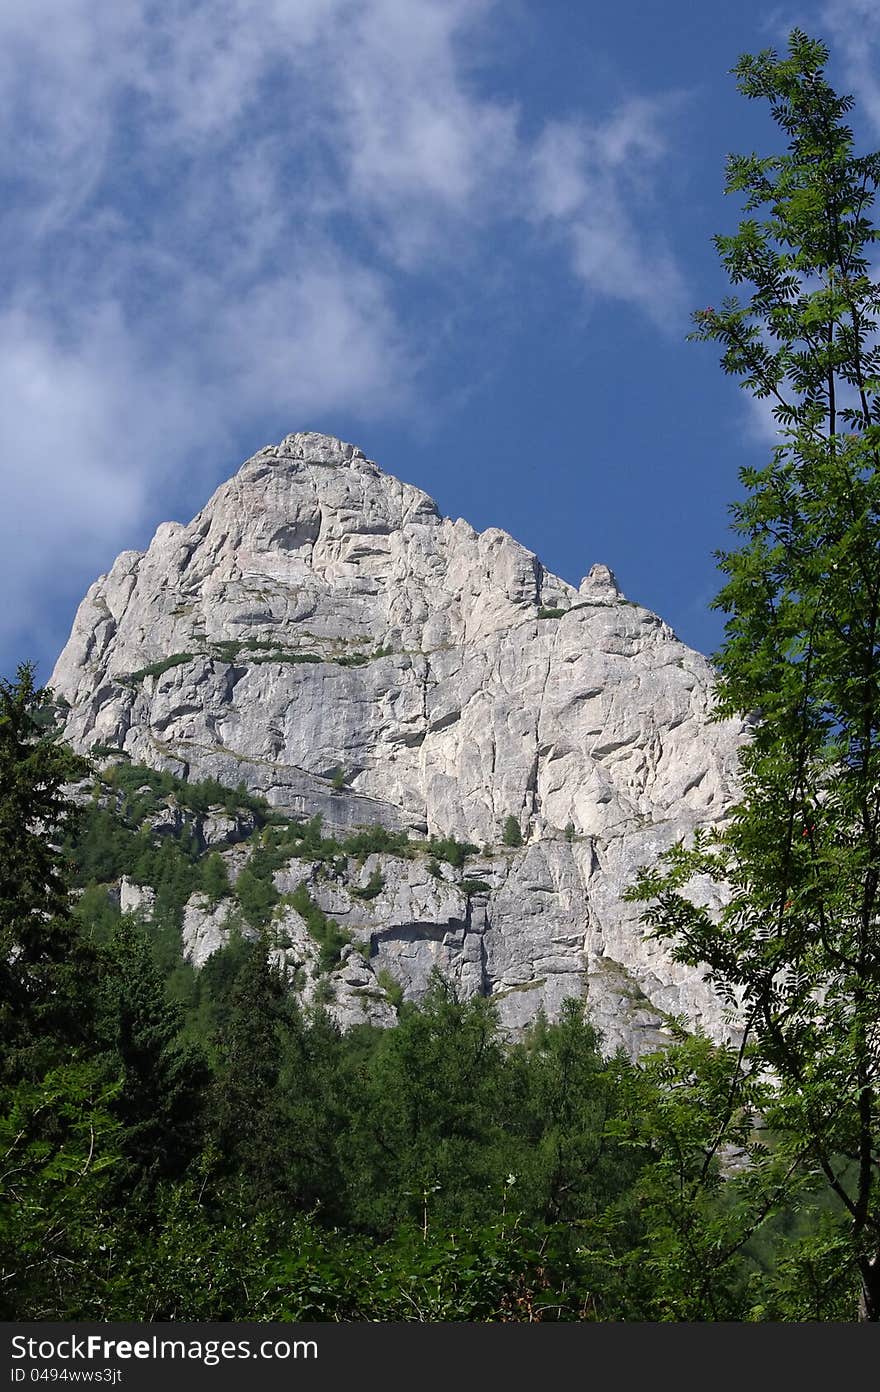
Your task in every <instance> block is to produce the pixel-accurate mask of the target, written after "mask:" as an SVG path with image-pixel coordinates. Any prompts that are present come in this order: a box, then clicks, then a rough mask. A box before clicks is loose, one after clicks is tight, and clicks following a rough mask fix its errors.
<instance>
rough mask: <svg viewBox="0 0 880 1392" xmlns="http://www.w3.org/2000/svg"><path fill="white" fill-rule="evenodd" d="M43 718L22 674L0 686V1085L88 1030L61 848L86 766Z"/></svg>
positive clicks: (84, 972)
mask: <svg viewBox="0 0 880 1392" xmlns="http://www.w3.org/2000/svg"><path fill="white" fill-rule="evenodd" d="M51 715H52V702H51V697H50V696H49V693H48V692H47V691H45V690H40V689H38V688H37V687H36V686H35V684H34V670H33V667H32V666H31V665H30V664H28V663H25V664H23V665H22V666H20V667H19V669H18V676H17V680H16V681H15V682H8V681H5V680H4V681H0V1078H2V1077H3V1076H7V1077H10V1078H12V1077H20V1076H29V1077H32V1078H36V1077H39V1076H42V1074H43V1073H44V1072H45V1071H46V1069H47V1068H48V1067H50V1066H51V1064H50V1060H51V1058H52V1048H51V1041H52V1040H53V1039H54V1038H56V1036H57V1035H58V1033H59V1032H60V1033H65V1032H68V1031H69V1037H71V1038H78V1037H80V1035H81V1034H82V1033H83V1032H84V1031H87V1029H88V1022H87V1019H85V1018H83V1016H82V1011H81V996H82V993H83V991H84V990H87V986H88V972H89V957H88V953H85V952H83V951H82V950H81V949H80V947H79V945H78V941H77V940H78V934H77V932H76V926H75V925H74V924H73V923H72V922H71V919H70V906H69V900H68V886H67V878H66V871H67V863H66V854H65V851H64V848H63V845H62V843H63V841H64V840H65V838H66V837H67V836H69V835H70V834H71V833H72V831H73V827H74V824H75V820H76V811H75V808H74V806H73V804H72V802H71V801H70V799H69V797H68V796H67V793H66V788H65V785H66V784H68V783H71V782H75V781H77V780H79V779H81V778H82V777H83V776H84V775H85V774H86V773H88V772H89V770H90V765H89V763H88V761H87V760H85V759H82V758H80V757H79V756H78V755H76V754H74V753H73V751H72V750H70V749H69V748H67V747H66V746H65V745H63V744H62V743H61V742H60V741H59V737H58V733H57V730H56V727H55V722H54V717H52V718H49V719H46V718H45V717H46V716H50V717H51Z"/></svg>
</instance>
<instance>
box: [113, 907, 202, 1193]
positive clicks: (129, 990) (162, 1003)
mask: <svg viewBox="0 0 880 1392" xmlns="http://www.w3.org/2000/svg"><path fill="white" fill-rule="evenodd" d="M102 967H103V972H102V995H103V1005H104V1011H105V1012H106V1014H105V1021H106V1023H105V1033H106V1035H107V1036H108V1044H109V1047H110V1065H111V1068H112V1072H113V1073H115V1074H116V1075H117V1076H118V1077H119V1079H120V1086H119V1089H118V1093H117V1096H116V1099H115V1102H114V1106H113V1111H114V1115H115V1116H116V1118H117V1120H118V1122H119V1128H120V1129H119V1134H118V1136H117V1145H118V1148H119V1150H120V1153H121V1157H122V1158H121V1161H120V1164H119V1166H118V1168H117V1176H116V1178H117V1180H118V1183H119V1184H120V1185H121V1186H122V1187H123V1188H124V1191H125V1192H126V1193H127V1194H134V1195H136V1196H137V1197H138V1198H144V1197H150V1196H151V1195H152V1194H153V1192H154V1190H155V1187H156V1184H157V1183H158V1182H159V1181H160V1180H162V1179H167V1178H173V1177H176V1176H179V1175H181V1174H183V1173H184V1171H185V1170H186V1167H187V1164H188V1163H189V1161H190V1160H191V1159H192V1158H193V1156H194V1155H195V1154H196V1152H197V1150H198V1148H199V1146H200V1144H201V1140H202V1134H201V1114H202V1111H203V1107H202V1098H203V1095H204V1092H205V1089H206V1088H207V1084H208V1070H207V1067H206V1065H205V1062H204V1059H203V1058H202V1055H201V1053H200V1051H199V1050H198V1049H197V1048H195V1047H194V1046H192V1045H191V1044H188V1043H185V1042H184V1041H183V1040H182V1038H181V1018H180V1012H179V1010H178V1008H177V1007H176V1006H175V1005H174V1004H172V1003H171V1002H170V1001H169V1000H168V999H167V997H166V995H165V991H164V988H163V985H162V980H161V977H160V975H159V972H158V969H157V967H156V965H155V962H154V960H153V953H152V950H151V947H150V943H149V941H148V939H147V937H146V934H145V933H144V932H143V931H142V930H140V929H138V928H137V927H135V926H134V925H133V924H132V923H131V922H130V921H129V920H126V919H123V920H122V921H121V923H120V925H119V927H118V928H117V930H116V933H115V936H114V939H113V942H112V944H111V946H110V947H109V948H108V949H107V951H106V952H105V954H104V961H103V963H102Z"/></svg>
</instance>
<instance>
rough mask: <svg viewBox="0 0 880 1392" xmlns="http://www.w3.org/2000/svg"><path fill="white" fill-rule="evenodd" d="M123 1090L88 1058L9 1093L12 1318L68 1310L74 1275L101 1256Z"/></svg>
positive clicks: (6, 1311) (5, 1306) (7, 1229)
mask: <svg viewBox="0 0 880 1392" xmlns="http://www.w3.org/2000/svg"><path fill="white" fill-rule="evenodd" d="M114 1095H115V1086H114V1084H113V1083H112V1082H108V1081H107V1079H106V1077H105V1076H104V1075H103V1070H102V1069H101V1068H100V1066H99V1065H97V1064H96V1063H91V1062H90V1063H86V1062H80V1061H74V1062H68V1063H66V1064H60V1065H59V1066H57V1067H55V1068H53V1069H51V1070H50V1071H49V1072H48V1073H47V1074H46V1075H45V1076H44V1077H42V1078H40V1079H39V1080H38V1081H36V1082H26V1081H20V1082H18V1083H17V1084H15V1085H14V1086H13V1087H11V1088H9V1089H3V1091H2V1094H0V1156H2V1157H3V1174H2V1184H3V1203H2V1204H0V1254H2V1256H0V1262H2V1266H0V1276H2V1280H0V1316H2V1318H3V1319H5V1320H17V1319H27V1318H30V1319H47V1318H57V1317H59V1314H60V1312H61V1311H63V1310H64V1308H65V1295H64V1291H65V1288H66V1287H67V1286H68V1285H69V1283H70V1279H71V1272H74V1273H78V1272H79V1271H80V1270H81V1268H82V1264H83V1262H84V1260H88V1258H89V1257H92V1256H96V1255H97V1249H98V1247H99V1239H100V1238H101V1237H102V1236H103V1234H104V1232H105V1231H106V1226H107V1216H106V1213H105V1211H104V1205H105V1203H106V1202H107V1201H108V1197H109V1196H108V1189H107V1184H108V1179H109V1178H110V1177H111V1176H112V1174H113V1169H114V1165H115V1164H116V1160H117V1155H116V1149H115V1139H116V1131H117V1126H116V1123H115V1122H114V1120H113V1117H112V1116H111V1112H110V1108H111V1104H112V1102H113V1099H114ZM75 1279H76V1278H75Z"/></svg>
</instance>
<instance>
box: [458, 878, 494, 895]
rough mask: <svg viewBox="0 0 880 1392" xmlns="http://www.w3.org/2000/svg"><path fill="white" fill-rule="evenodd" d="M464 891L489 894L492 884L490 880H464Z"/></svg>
mask: <svg viewBox="0 0 880 1392" xmlns="http://www.w3.org/2000/svg"><path fill="white" fill-rule="evenodd" d="M461 888H462V892H463V893H464V894H488V892H489V890H490V889H491V888H492V886H491V885H490V884H489V882H488V880H467V879H465V880H462V882H461Z"/></svg>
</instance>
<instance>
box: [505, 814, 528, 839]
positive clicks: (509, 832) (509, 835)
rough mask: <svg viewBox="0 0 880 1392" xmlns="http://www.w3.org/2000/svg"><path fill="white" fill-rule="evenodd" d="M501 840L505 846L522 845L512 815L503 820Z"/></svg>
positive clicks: (517, 826)
mask: <svg viewBox="0 0 880 1392" xmlns="http://www.w3.org/2000/svg"><path fill="white" fill-rule="evenodd" d="M501 840H502V841H503V842H504V845H505V846H521V845H522V843H523V838H522V831H521V830H520V825H519V822H518V821H517V819H516V817H514V815H513V813H511V814H510V816H509V817H507V818H506V819H505V822H504V830H503V831H502V833H501Z"/></svg>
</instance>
